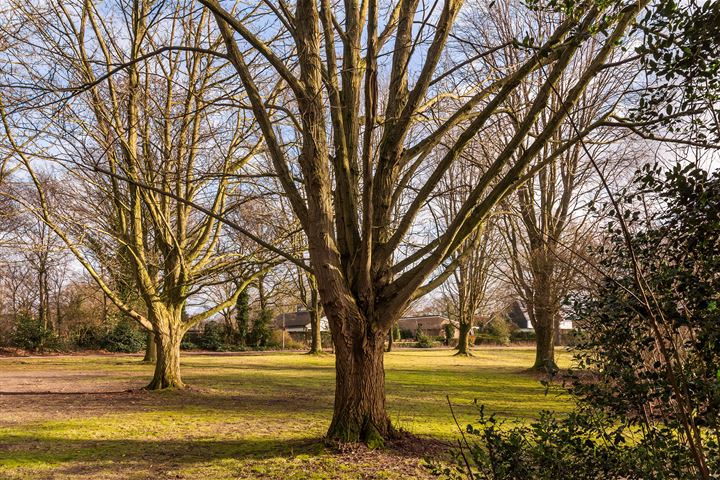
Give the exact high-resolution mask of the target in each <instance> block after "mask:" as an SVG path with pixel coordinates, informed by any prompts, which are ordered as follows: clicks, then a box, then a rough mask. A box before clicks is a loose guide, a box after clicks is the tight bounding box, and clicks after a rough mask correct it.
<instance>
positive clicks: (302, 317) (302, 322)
mask: <svg viewBox="0 0 720 480" xmlns="http://www.w3.org/2000/svg"><path fill="white" fill-rule="evenodd" d="M273 323H274V324H275V328H277V329H279V330H284V331H286V332H287V333H288V334H290V336H291V337H292V338H293V339H295V340H302V341H306V340H307V339H308V335H310V331H311V326H310V312H308V311H307V310H303V309H302V308H300V307H299V308H298V309H297V311H295V312H292V313H281V314H280V315H278V316H276V317H275V318H274V320H273ZM320 331H321V332H329V331H330V326H329V324H328V320H327V317H322V318H321V319H320Z"/></svg>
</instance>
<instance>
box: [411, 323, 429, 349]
mask: <svg viewBox="0 0 720 480" xmlns="http://www.w3.org/2000/svg"><path fill="white" fill-rule="evenodd" d="M415 342H416V344H415V346H416V347H418V348H430V347H432V346H433V342H432V339H431V338H430V336H429V335H427V334H426V333H425V332H423V331H422V329H421V328H418V329H417V331H416V332H415Z"/></svg>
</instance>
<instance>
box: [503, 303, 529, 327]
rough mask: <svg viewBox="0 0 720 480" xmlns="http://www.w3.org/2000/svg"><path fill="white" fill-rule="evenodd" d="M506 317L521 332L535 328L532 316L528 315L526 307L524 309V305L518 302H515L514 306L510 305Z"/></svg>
mask: <svg viewBox="0 0 720 480" xmlns="http://www.w3.org/2000/svg"><path fill="white" fill-rule="evenodd" d="M505 316H506V317H507V319H508V320H509V321H510V322H511V323H513V324H514V325H515V326H516V327H517V328H519V329H521V330H527V329H532V328H533V326H532V323H531V322H530V315H528V312H527V310H525V307H523V305H522V303H520V302H519V301H518V300H515V301H514V302H512V304H510V306H509V307H508V309H507V310H506V313H505Z"/></svg>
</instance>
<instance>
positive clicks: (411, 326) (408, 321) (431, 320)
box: [398, 315, 458, 338]
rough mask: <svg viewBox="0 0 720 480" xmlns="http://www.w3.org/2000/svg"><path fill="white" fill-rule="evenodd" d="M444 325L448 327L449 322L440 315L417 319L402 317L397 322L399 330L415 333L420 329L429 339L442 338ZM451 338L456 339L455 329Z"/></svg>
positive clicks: (418, 317) (423, 316)
mask: <svg viewBox="0 0 720 480" xmlns="http://www.w3.org/2000/svg"><path fill="white" fill-rule="evenodd" d="M445 325H450V320H448V319H447V318H445V317H443V316H440V315H422V316H417V317H402V318H401V319H399V320H398V327H400V330H401V331H402V330H405V331H409V332H412V334H413V335H414V334H415V332H416V331H417V330H418V329H420V330H422V331H423V332H425V333H426V334H427V335H429V336H431V337H444V336H445ZM453 338H458V331H457V329H455V333H454V334H453Z"/></svg>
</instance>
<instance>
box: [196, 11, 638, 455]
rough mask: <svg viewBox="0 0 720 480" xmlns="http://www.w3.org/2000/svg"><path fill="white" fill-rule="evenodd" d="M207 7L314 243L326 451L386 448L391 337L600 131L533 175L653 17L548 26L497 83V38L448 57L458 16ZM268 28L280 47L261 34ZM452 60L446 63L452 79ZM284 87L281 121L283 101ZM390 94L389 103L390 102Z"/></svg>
mask: <svg viewBox="0 0 720 480" xmlns="http://www.w3.org/2000/svg"><path fill="white" fill-rule="evenodd" d="M200 1H201V3H202V4H203V5H205V6H206V7H207V8H208V9H209V10H210V11H212V13H213V15H214V17H215V20H216V22H217V25H218V28H219V29H220V31H221V33H222V35H223V39H224V42H225V52H224V55H226V56H227V58H229V59H230V61H231V62H232V64H233V66H234V68H235V70H236V72H237V78H238V80H239V82H240V84H241V85H242V87H243V88H244V90H245V92H246V93H247V97H248V106H249V108H250V109H251V110H252V113H253V114H254V116H255V119H256V121H257V123H258V125H259V127H260V129H261V130H262V135H263V139H264V142H265V144H266V146H267V149H268V155H269V157H270V158H271V159H272V162H273V165H274V168H275V173H276V174H277V175H278V178H279V180H280V182H281V184H282V186H283V189H284V191H285V193H286V195H287V196H288V197H289V201H290V202H291V204H292V206H293V209H294V211H295V214H296V215H297V217H298V219H299V221H300V223H301V225H302V227H303V230H304V231H305V232H306V234H307V236H308V243H309V251H310V258H311V262H312V264H313V266H314V273H315V275H316V278H317V281H318V288H319V290H320V296H321V299H322V302H323V306H324V310H325V312H326V315H327V316H328V320H329V322H330V328H331V333H332V337H333V342H334V346H335V352H336V370H337V374H336V390H335V409H334V415H333V420H332V422H331V425H330V428H329V431H328V437H329V438H336V439H343V440H359V439H362V440H364V441H366V442H368V443H369V444H372V445H377V444H378V443H381V442H382V439H383V438H384V437H386V436H388V435H391V434H392V432H393V430H392V427H391V424H390V421H389V417H388V415H387V412H386V409H385V394H384V370H383V347H384V341H385V338H386V336H387V334H388V331H389V329H390V328H391V326H392V325H393V323H394V322H395V321H396V319H397V318H398V316H399V315H400V314H401V313H402V311H403V310H404V309H405V307H406V306H407V305H408V303H409V302H410V301H412V300H413V299H414V298H417V297H418V296H420V295H423V294H424V293H426V292H428V291H430V290H432V289H433V288H435V287H437V286H438V285H440V284H442V283H443V282H444V281H445V279H446V278H447V277H448V276H449V275H450V274H451V273H452V269H453V267H454V265H448V267H447V268H444V269H440V270H439V267H441V265H443V264H444V262H446V260H447V259H448V258H449V257H450V256H451V255H452V252H454V251H455V250H456V249H457V248H458V247H459V246H460V245H461V244H462V243H463V242H464V241H465V240H466V239H467V238H468V237H469V236H470V235H471V234H472V232H474V231H475V230H476V229H477V227H478V226H479V225H481V224H482V223H484V222H485V221H486V220H487V217H488V215H489V214H490V212H491V211H492V208H493V207H494V206H495V205H496V204H497V203H498V202H499V201H500V200H502V199H503V198H505V197H506V196H507V195H508V194H509V193H510V192H511V191H513V190H514V189H516V188H517V187H518V186H520V185H522V184H523V183H524V182H525V180H526V179H527V178H528V176H529V175H532V174H533V173H535V171H536V170H539V169H540V168H542V166H544V165H545V164H546V163H551V162H553V161H554V160H555V159H556V158H557V156H559V155H560V154H561V153H562V152H564V151H565V150H567V149H568V148H571V147H572V146H573V145H575V144H576V143H577V142H578V140H579V139H580V138H582V137H584V136H585V135H587V133H588V129H590V128H589V127H588V129H584V130H581V131H580V132H579V133H578V134H576V135H574V136H572V137H570V138H563V141H562V144H561V145H560V146H559V147H558V150H557V151H556V155H554V156H549V157H545V158H543V161H541V162H537V163H535V164H534V167H533V162H534V161H535V160H536V159H537V158H538V155H539V154H540V153H541V151H542V149H543V148H544V147H545V146H546V145H547V144H548V143H549V142H551V141H553V139H554V138H555V136H556V132H557V131H558V129H559V127H560V126H561V124H562V123H563V121H564V120H565V119H566V118H567V115H568V114H569V113H571V112H573V111H575V110H576V108H577V102H578V100H579V99H580V98H581V97H582V95H583V93H584V91H585V89H586V88H587V87H588V85H590V84H591V82H592V80H593V78H594V77H595V76H597V75H598V74H599V73H601V72H605V71H608V70H609V69H611V65H608V64H607V63H608V62H609V61H611V60H612V61H613V62H614V61H616V59H614V58H612V53H613V52H614V50H615V49H616V48H617V45H618V43H619V42H620V41H621V40H622V38H623V36H624V35H625V32H626V30H627V28H628V26H629V25H630V24H631V23H632V22H633V20H634V19H635V17H636V15H637V14H638V13H639V11H640V10H641V9H642V8H643V6H644V5H645V4H646V2H643V1H638V2H610V3H602V4H600V3H596V2H587V3H581V4H578V5H577V6H575V8H574V9H573V10H572V11H571V12H570V13H569V14H567V15H565V14H561V13H552V14H551V13H548V15H551V16H552V17H553V18H554V19H555V22H553V23H552V24H551V25H549V28H547V29H544V30H541V31H533V32H531V34H532V36H533V43H532V44H531V45H525V46H523V45H520V41H519V40H520V39H514V40H513V41H512V44H513V45H514V46H515V48H516V50H517V57H518V61H517V62H513V63H506V64H503V65H502V66H501V68H499V69H497V68H496V67H495V65H494V64H493V63H492V62H490V61H488V58H493V56H494V54H495V53H496V52H497V48H500V47H502V42H505V43H507V40H506V39H505V38H502V37H501V36H500V35H498V36H496V37H495V40H497V41H496V42H495V44H494V45H484V46H483V47H484V48H483V49H482V51H481V52H479V53H478V54H477V55H475V56H474V57H470V58H457V57H453V56H452V55H451V54H449V50H448V48H447V45H448V39H449V38H450V35H451V33H453V27H454V25H455V20H456V18H457V15H458V13H459V12H460V10H461V7H462V2H461V1H456V0H446V1H444V2H441V3H438V4H432V5H425V4H419V3H418V2H417V1H415V0H400V1H398V2H397V3H393V4H391V5H389V6H386V5H379V4H378V3H377V2H376V1H374V0H371V1H368V2H363V3H352V2H350V3H343V4H332V3H330V2H328V1H321V2H319V4H318V2H314V1H309V0H299V1H298V2H297V3H296V4H295V9H294V11H291V10H290V8H289V6H288V5H287V4H285V3H284V2H278V3H274V2H268V3H264V4H258V5H256V8H255V9H254V10H253V13H254V15H255V17H254V18H255V20H253V21H248V20H246V19H239V17H238V16H236V14H234V13H233V11H232V9H230V10H228V9H227V8H225V6H223V4H221V3H220V2H219V1H218V0H200ZM469 7H470V8H476V9H479V10H481V11H486V10H487V8H484V7H483V6H482V5H478V4H474V5H470V6H469ZM517 8H518V9H521V8H523V7H522V6H520V5H518V6H517ZM268 22H271V23H272V25H274V28H273V29H272V32H268V31H264V30H263V27H262V26H264V25H267V23H268ZM601 26H602V28H598V27H601ZM602 32H607V33H602ZM588 42H596V43H597V44H598V48H597V49H596V50H595V51H594V53H593V56H592V58H591V59H590V61H588V62H587V63H586V64H585V68H583V69H582V70H581V71H579V72H577V73H576V74H575V75H574V79H573V81H572V82H571V83H570V85H568V88H567V89H566V90H565V91H564V95H563V97H562V99H561V101H560V102H559V103H554V104H552V105H551V103H550V100H551V99H552V98H554V96H555V95H554V92H553V89H554V86H555V85H556V84H557V82H558V80H559V79H560V78H561V77H562V76H563V74H564V73H565V72H566V71H567V69H568V68H569V67H570V65H572V64H573V60H574V59H575V57H576V55H579V54H580V53H582V52H585V51H586V50H585V49H583V46H584V45H586V44H587V43H588ZM528 43H529V42H528ZM445 58H450V63H449V64H445V62H443V64H441V62H440V61H441V60H443V59H445ZM258 59H262V62H258V61H257V60H258ZM470 67H472V70H473V71H474V72H477V71H480V70H482V71H484V72H485V73H486V75H485V76H484V80H483V81H482V82H479V83H478V82H474V81H473V82H466V81H465V80H464V79H465V78H467V70H468V69H469V68H470ZM538 72H542V74H543V75H544V81H543V82H541V83H540V84H536V83H535V82H533V85H537V87H536V88H535V92H536V94H535V95H534V96H533V101H532V102H531V103H530V104H529V105H528V107H527V108H526V109H524V110H523V111H520V112H518V114H519V116H518V117H517V118H516V121H517V125H518V128H517V129H516V130H515V131H514V132H513V134H512V135H511V138H509V139H508V140H507V141H506V142H504V145H503V148H502V149H500V150H499V151H498V152H497V153H496V154H495V155H494V156H493V157H492V159H491V161H490V162H489V163H490V167H489V168H487V170H486V171H485V172H484V174H483V176H482V177H481V178H480V180H479V181H478V183H477V184H476V185H475V186H474V188H473V189H472V190H471V191H470V192H469V193H468V196H467V198H466V199H465V202H464V203H463V206H462V208H461V209H460V210H459V211H458V215H457V217H456V218H455V219H454V221H453V222H452V223H451V224H450V225H449V226H448V228H447V229H446V230H445V231H444V232H442V233H441V234H440V235H438V236H436V237H435V238H434V239H433V240H431V241H429V242H426V243H425V244H424V245H422V246H418V247H417V248H414V249H413V248H410V249H404V250H402V252H403V253H402V254H399V255H398V252H400V251H401V249H403V248H404V246H405V245H407V243H408V240H411V237H412V235H413V234H414V233H415V232H414V230H413V229H414V227H416V226H417V225H418V223H421V222H422V220H423V218H424V217H425V215H424V212H426V211H427V208H426V206H427V201H428V199H429V198H430V197H431V196H432V195H433V194H434V193H435V191H436V189H437V188H438V185H439V184H440V181H441V180H442V178H443V177H444V176H446V175H447V174H448V171H449V168H450V166H451V165H452V164H453V163H454V162H455V160H456V159H457V158H458V156H459V155H460V154H461V153H462V152H463V151H464V150H465V148H466V146H467V145H468V143H469V142H470V141H471V140H472V139H473V138H475V137H476V136H478V135H481V136H482V135H487V134H488V132H489V131H490V130H489V129H488V126H490V125H492V124H493V123H494V122H495V121H496V120H497V119H499V118H502V117H505V116H506V115H507V112H508V107H509V102H510V100H511V97H512V96H513V94H514V93H515V92H517V91H518V89H522V88H525V86H526V85H527V82H528V81H530V80H533V79H534V77H535V75H536V74H538ZM449 77H453V78H455V79H456V82H455V87H454V88H452V89H447V90H446V89H441V88H440V87H441V85H445V84H446V83H447V82H441V81H440V80H441V79H446V78H449ZM383 85H384V86H386V87H387V89H381V88H380V87H381V86H383ZM279 86H281V87H282V92H283V95H282V100H283V102H282V105H281V106H278V105H277V104H276V103H275V102H274V99H275V93H276V92H277V88H279ZM381 90H382V91H387V92H388V94H387V96H384V97H382V98H381V97H380V96H379V94H378V92H380V91H381ZM458 100H459V101H458ZM436 104H437V105H444V106H445V107H447V108H443V109H439V110H440V111H441V112H442V115H443V116H442V118H440V119H435V118H432V119H428V118H427V116H426V114H428V112H429V108H430V107H431V106H433V105H436ZM608 113H609V112H603V113H602V114H601V115H599V116H598V117H597V118H596V119H595V122H602V120H603V119H604V115H606V114H608ZM541 118H542V119H543V120H542V126H543V128H542V130H541V131H540V130H539V129H537V128H536V125H538V122H539V121H540V119H541ZM438 120H439V121H438ZM438 125H439V126H438ZM536 132H539V133H538V134H537V135H536ZM443 143H445V144H447V145H446V146H445V153H444V154H443V155H442V157H441V158H440V159H439V160H438V161H436V162H433V166H432V167H429V168H428V164H427V162H426V160H427V158H428V156H430V155H431V154H433V152H436V151H437V148H438V146H439V145H441V144H443Z"/></svg>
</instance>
